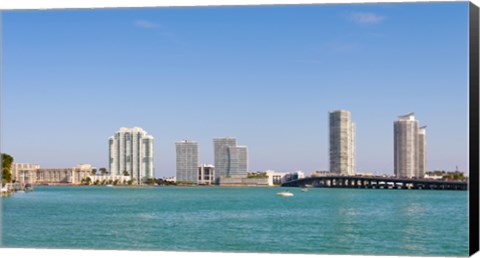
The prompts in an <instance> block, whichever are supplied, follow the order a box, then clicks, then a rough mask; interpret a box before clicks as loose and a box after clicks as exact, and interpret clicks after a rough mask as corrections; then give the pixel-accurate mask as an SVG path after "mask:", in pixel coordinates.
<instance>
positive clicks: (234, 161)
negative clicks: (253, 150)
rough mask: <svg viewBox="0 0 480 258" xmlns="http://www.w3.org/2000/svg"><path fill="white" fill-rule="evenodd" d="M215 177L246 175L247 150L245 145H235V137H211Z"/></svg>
mask: <svg viewBox="0 0 480 258" xmlns="http://www.w3.org/2000/svg"><path fill="white" fill-rule="evenodd" d="M213 148H214V154H215V155H214V159H215V162H214V163H215V177H216V178H219V177H220V176H234V175H246V174H247V171H248V152H247V147H246V146H237V140H236V139H235V138H231V137H226V138H216V139H213Z"/></svg>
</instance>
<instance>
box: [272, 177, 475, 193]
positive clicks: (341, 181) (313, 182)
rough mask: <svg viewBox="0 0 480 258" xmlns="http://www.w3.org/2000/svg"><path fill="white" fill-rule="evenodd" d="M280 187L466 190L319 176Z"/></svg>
mask: <svg viewBox="0 0 480 258" xmlns="http://www.w3.org/2000/svg"><path fill="white" fill-rule="evenodd" d="M281 186H282V187H333V188H370V189H374V188H376V189H378V188H384V189H432V190H467V189H468V184H467V182H463V181H442V180H429V179H409V178H393V177H380V176H340V175H338V176H331V175H330V176H319V177H307V178H302V179H298V180H293V181H289V182H285V183H283V184H282V185H281Z"/></svg>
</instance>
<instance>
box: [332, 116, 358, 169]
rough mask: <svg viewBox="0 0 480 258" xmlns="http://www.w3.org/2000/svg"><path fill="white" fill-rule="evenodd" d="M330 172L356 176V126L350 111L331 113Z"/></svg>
mask: <svg viewBox="0 0 480 258" xmlns="http://www.w3.org/2000/svg"><path fill="white" fill-rule="evenodd" d="M329 136H330V137H329V138H330V152H329V153H330V172H332V173H338V174H341V175H354V174H355V124H354V123H353V122H352V119H351V115H350V112H349V111H346V110H335V111H332V112H330V113H329Z"/></svg>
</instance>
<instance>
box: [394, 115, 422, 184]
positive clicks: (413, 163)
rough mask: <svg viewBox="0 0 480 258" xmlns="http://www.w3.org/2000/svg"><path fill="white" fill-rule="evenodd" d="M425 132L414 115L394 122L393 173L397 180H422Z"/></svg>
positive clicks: (400, 117) (404, 116)
mask: <svg viewBox="0 0 480 258" xmlns="http://www.w3.org/2000/svg"><path fill="white" fill-rule="evenodd" d="M426 146H427V145H426V130H425V127H421V128H419V122H418V121H417V120H415V116H414V113H409V114H406V115H403V116H399V117H398V120H397V121H395V122H394V173H395V176H396V177H397V178H412V177H416V178H423V177H424V174H425V170H426V165H427V160H426Z"/></svg>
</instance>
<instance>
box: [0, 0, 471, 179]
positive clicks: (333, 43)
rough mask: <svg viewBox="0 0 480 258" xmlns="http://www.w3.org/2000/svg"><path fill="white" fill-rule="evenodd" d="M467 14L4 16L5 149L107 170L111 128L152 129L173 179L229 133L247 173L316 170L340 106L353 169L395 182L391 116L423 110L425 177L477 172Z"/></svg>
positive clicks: (361, 9)
mask: <svg viewBox="0 0 480 258" xmlns="http://www.w3.org/2000/svg"><path fill="white" fill-rule="evenodd" d="M406 10H408V11H406ZM446 10H448V12H446ZM467 10H468V5H467V4H464V3H436V4H433V3H429V4H422V3H419V4H407V3H402V4H370V5H355V4H346V5H318V6H317V5H314V6H311V5H309V6H308V8H307V7H306V6H302V5H299V6H263V7H217V8H209V7H206V8H195V7H191V8H157V9H155V8H152V9H123V10H57V11H10V12H5V13H4V15H3V21H4V22H3V26H4V30H3V35H4V43H3V44H4V57H3V58H4V61H3V64H4V71H3V77H4V84H3V86H2V104H3V106H2V107H3V108H2V152H6V153H9V154H12V156H14V157H15V161H16V162H18V163H34V164H40V165H41V166H42V167H69V166H71V164H77V163H91V164H92V165H94V166H95V167H106V168H108V159H107V158H106V157H108V153H106V152H107V150H106V148H105V141H106V140H105V139H106V137H108V135H111V132H112V131H114V130H115V129H116V128H118V127H119V126H125V127H134V126H137V125H138V126H141V127H142V128H145V129H146V130H148V132H149V133H150V134H151V135H153V136H155V157H154V162H155V164H154V166H155V169H156V171H155V173H156V174H155V176H157V177H162V176H173V175H174V174H175V151H174V148H173V147H172V143H174V142H175V141H177V140H178V139H185V138H190V139H195V140H196V141H197V142H198V143H199V145H200V146H202V150H201V153H202V157H201V162H202V163H211V164H213V163H214V157H213V153H214V150H213V146H211V139H213V138H215V137H219V136H224V135H233V136H235V137H236V138H238V139H242V144H244V145H246V146H248V147H249V156H250V159H249V166H250V170H252V171H258V170H266V169H273V170H277V171H296V170H302V171H305V172H306V173H309V172H311V171H315V170H328V169H329V160H328V151H329V149H328V117H327V110H335V109H346V110H350V111H351V112H353V113H354V117H355V122H356V127H357V128H356V129H357V130H356V131H357V134H356V142H357V144H356V146H357V148H356V150H357V151H356V154H357V155H356V160H357V162H356V167H357V171H366V172H374V173H377V174H392V175H393V171H394V168H393V164H394V160H393V142H394V140H393V137H392V133H391V130H392V129H391V124H392V121H393V120H394V119H395V117H396V116H397V115H398V114H404V113H407V112H411V111H415V113H416V114H417V115H418V116H419V117H422V121H423V122H425V123H426V124H428V125H429V128H431V129H430V130H429V132H428V133H429V134H428V152H427V156H428V158H427V159H428V170H451V171H453V170H455V168H456V166H458V167H459V169H460V170H462V171H466V172H467V173H468V167H467V165H468V163H467V161H468V155H467V154H468V138H467V137H468V117H467V111H468V92H467V89H468V74H467V69H466V67H467V61H468V51H467V47H468V44H467V42H468V41H467V36H468V32H467V31H466V30H463V28H465V27H466V25H467V24H468V21H467V19H466V18H465V16H466V15H465V14H466V13H467ZM260 14H261V15H260ZM367 14H368V15H367ZM247 16H248V17H251V19H250V20H248V21H246V20H244V17H247ZM261 17H262V18H261ZM362 17H363V18H362ZM365 17H370V18H371V19H366V18H365ZM425 20H428V21H429V22H428V23H425V22H423V21H425ZM219 21H221V22H219ZM266 32H268V33H266ZM47 34H48V35H49V36H48V37H44V35H47ZM447 59H448V62H443V60H447ZM393 60H394V61H393ZM412 92H415V94H412ZM406 100H408V101H406ZM445 121H448V123H446V122H445ZM66 142H68V143H69V144H66ZM203 154H204V155H203Z"/></svg>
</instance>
